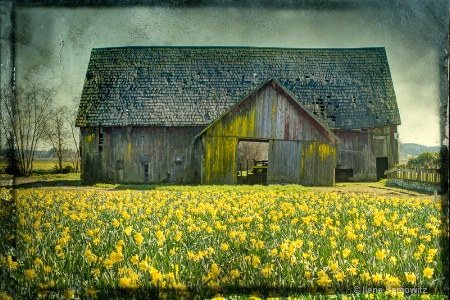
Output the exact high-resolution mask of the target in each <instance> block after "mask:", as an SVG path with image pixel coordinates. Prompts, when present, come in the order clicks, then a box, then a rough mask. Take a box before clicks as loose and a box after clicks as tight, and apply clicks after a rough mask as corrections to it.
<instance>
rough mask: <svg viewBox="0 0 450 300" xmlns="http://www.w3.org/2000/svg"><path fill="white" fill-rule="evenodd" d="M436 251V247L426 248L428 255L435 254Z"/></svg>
mask: <svg viewBox="0 0 450 300" xmlns="http://www.w3.org/2000/svg"><path fill="white" fill-rule="evenodd" d="M436 253H437V250H436V249H428V255H429V256H435V255H436Z"/></svg>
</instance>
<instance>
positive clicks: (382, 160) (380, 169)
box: [376, 157, 389, 180]
mask: <svg viewBox="0 0 450 300" xmlns="http://www.w3.org/2000/svg"><path fill="white" fill-rule="evenodd" d="M376 164H377V180H380V179H383V178H386V175H384V171H386V170H387V169H388V168H389V167H388V158H387V157H377V162H376Z"/></svg>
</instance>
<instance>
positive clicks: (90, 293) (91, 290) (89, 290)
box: [85, 286, 97, 297]
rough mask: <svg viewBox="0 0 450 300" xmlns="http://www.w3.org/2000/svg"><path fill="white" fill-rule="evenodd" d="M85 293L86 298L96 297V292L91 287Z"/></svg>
mask: <svg viewBox="0 0 450 300" xmlns="http://www.w3.org/2000/svg"><path fill="white" fill-rule="evenodd" d="M85 293H86V296H88V297H96V296H97V290H96V289H95V288H94V287H92V286H91V287H90V288H88V289H87V290H86V291H85Z"/></svg>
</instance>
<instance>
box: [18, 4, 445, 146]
mask: <svg viewBox="0 0 450 300" xmlns="http://www.w3.org/2000/svg"><path fill="white" fill-rule="evenodd" d="M113 2H114V3H113ZM49 3H50V4H52V5H51V6H48V4H49ZM70 3H76V4H77V5H76V7H75V6H73V5H72V4H69V3H65V2H58V1H54V2H48V1H46V5H42V6H39V5H37V4H36V2H32V1H20V0H19V6H17V9H16V11H17V57H18V59H17V67H18V68H17V76H18V81H33V82H34V81H37V82H42V83H43V84H46V85H56V86H57V87H58V96H59V97H60V99H62V101H67V100H72V99H73V98H74V97H77V96H79V95H80V93H81V89H82V86H83V81H84V75H85V72H86V68H87V63H88V61H89V54H90V51H91V49H92V48H102V47H113V46H130V45H132V46H173V45H175V46H271V47H291V48H326V47H330V48H341V47H371V46H383V47H385V48H386V51H387V55H388V59H389V62H390V66H391V71H392V77H393V80H394V87H395V89H396V94H397V99H398V102H399V106H400V113H401V115H402V120H403V121H404V123H403V124H404V126H402V128H401V138H402V139H404V140H405V141H413V142H421V141H422V143H427V144H435V143H437V142H438V138H436V134H435V133H434V132H435V131H436V126H438V124H437V123H436V122H435V119H434V117H435V116H439V112H438V110H439V101H446V99H447V95H446V88H445V87H446V77H445V73H443V72H442V70H443V67H444V66H446V65H447V64H446V61H445V59H446V55H447V52H446V49H447V28H448V25H447V24H448V19H447V11H448V3H447V2H446V1H443V0H437V1H425V0H423V1H422V0H421V1H419V0H417V1H395V0H389V1H383V0H380V1H378V0H377V1H359V0H358V1H356V0H352V1H350V0H349V1H337V0H336V1H325V0H319V1H317V0H314V1H312V0H308V1H293V0H292V1H288V0H283V1H249V0H244V1H239V2H238V1H231V0H230V1H212V2H211V1H190V2H185V1H184V2H183V1H164V2H161V1H142V2H139V3H136V2H135V1H134V2H130V1H121V2H119V6H117V3H118V2H117V1H111V2H109V4H108V2H103V1H102V2H101V3H100V2H95V1H78V2H76V1H75V2H73V1H70ZM136 4H141V5H139V6H135V5H136ZM64 5H67V6H64ZM99 5H101V6H99ZM123 5H126V6H123ZM131 5H133V6H131ZM442 75H443V76H442ZM439 83H441V84H439ZM417 103H420V105H417ZM425 103H426V104H425ZM417 106H420V107H421V111H417V110H414V107H417ZM423 113H428V114H429V115H430V116H432V118H431V120H432V121H430V122H428V123H427V124H426V126H425V127H426V128H424V129H423V130H422V131H420V130H418V131H417V130H416V131H413V132H412V131H409V130H408V128H413V127H414V126H415V124H412V123H413V122H414V121H415V120H421V119H422V118H423ZM431 132H433V133H431Z"/></svg>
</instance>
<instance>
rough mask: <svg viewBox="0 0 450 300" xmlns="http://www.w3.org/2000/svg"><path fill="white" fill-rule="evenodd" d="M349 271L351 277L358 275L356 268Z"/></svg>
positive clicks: (348, 269)
mask: <svg viewBox="0 0 450 300" xmlns="http://www.w3.org/2000/svg"><path fill="white" fill-rule="evenodd" d="M347 271H349V272H350V274H351V275H356V274H357V272H356V268H354V267H350V268H347Z"/></svg>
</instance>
